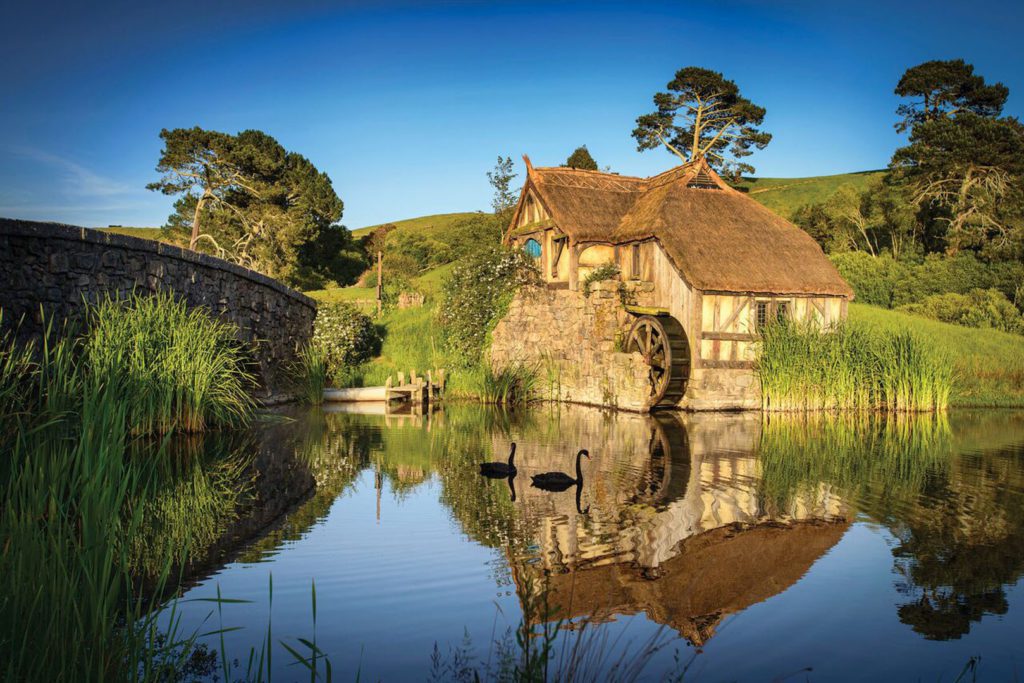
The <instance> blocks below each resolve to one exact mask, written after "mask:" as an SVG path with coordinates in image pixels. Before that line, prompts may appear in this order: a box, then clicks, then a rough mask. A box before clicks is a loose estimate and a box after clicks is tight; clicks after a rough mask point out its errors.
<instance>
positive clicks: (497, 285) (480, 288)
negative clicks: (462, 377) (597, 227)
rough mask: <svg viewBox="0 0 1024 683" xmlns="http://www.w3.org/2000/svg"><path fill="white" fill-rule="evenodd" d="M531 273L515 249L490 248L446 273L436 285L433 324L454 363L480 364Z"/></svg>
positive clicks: (524, 257)
mask: <svg viewBox="0 0 1024 683" xmlns="http://www.w3.org/2000/svg"><path fill="white" fill-rule="evenodd" d="M536 273H537V270H536V265H535V264H534V260H533V259H532V258H530V257H529V256H527V255H526V253H525V252H524V251H522V250H521V249H515V250H509V249H506V248H504V247H495V246H486V247H484V248H483V249H481V250H479V251H476V252H472V253H470V254H468V255H467V256H466V257H465V259H464V260H463V261H462V262H461V263H460V264H459V265H458V266H456V267H455V268H454V269H453V270H452V273H451V275H450V276H449V277H448V278H447V279H446V280H445V281H444V282H443V283H442V285H441V304H440V308H439V310H438V322H439V323H440V326H441V330H442V333H443V335H444V343H445V347H446V350H447V351H448V352H449V353H450V354H451V357H452V360H453V361H454V362H456V363H457V364H460V365H463V366H465V367H469V366H472V365H475V364H477V363H478V362H479V361H480V358H481V355H482V353H483V350H484V347H485V346H486V342H487V336H488V334H489V333H490V331H491V330H492V329H493V328H494V325H495V324H497V322H498V320H500V319H501V317H502V316H503V315H504V314H505V311H506V310H507V308H508V304H509V302H510V301H511V300H512V295H513V294H514V293H515V291H516V289H518V288H519V287H520V286H521V285H523V284H527V283H529V282H532V281H533V280H534V279H535V277H536Z"/></svg>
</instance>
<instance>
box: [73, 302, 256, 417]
mask: <svg viewBox="0 0 1024 683" xmlns="http://www.w3.org/2000/svg"><path fill="white" fill-rule="evenodd" d="M235 332H236V330H235V328H234V327H233V326H232V325H229V324H226V323H222V322H220V321H218V320H216V319H214V318H213V317H211V316H210V315H209V314H208V313H206V311H204V310H201V309H191V310H190V309H189V308H188V307H187V306H186V305H185V303H184V302H183V301H177V300H175V299H174V297H173V296H172V295H171V294H169V293H162V294H155V295H153V296H141V295H133V296H131V297H130V298H128V299H127V300H125V301H115V300H113V299H107V300H106V301H103V302H101V303H99V304H96V305H94V306H91V307H90V309H89V315H88V331H87V334H86V337H85V342H84V361H85V364H86V366H87V367H88V369H89V372H90V373H92V374H93V375H94V376H95V377H97V378H99V379H100V381H103V382H107V383H111V382H116V383H117V385H118V386H119V387H120V391H122V392H123V393H124V395H125V397H126V398H128V401H127V406H128V420H129V423H130V424H131V426H132V431H133V432H136V433H154V432H155V433H165V432H172V431H184V432H199V431H203V430H205V429H207V428H210V427H240V426H243V425H245V424H247V423H248V422H249V420H250V418H251V416H252V414H253V411H254V408H255V404H254V402H253V399H252V398H251V397H250V395H249V389H250V388H251V386H252V384H253V382H254V379H253V377H252V375H251V374H250V373H249V372H248V371H247V370H246V356H245V351H244V349H243V347H242V345H241V344H240V343H239V342H238V341H236V338H235Z"/></svg>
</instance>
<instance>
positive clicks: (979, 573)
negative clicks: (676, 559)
mask: <svg viewBox="0 0 1024 683" xmlns="http://www.w3.org/2000/svg"><path fill="white" fill-rule="evenodd" d="M958 420H959V421H960V422H959V424H958V425H957V430H956V431H955V432H953V431H951V430H950V428H949V426H948V424H947V423H945V422H944V421H943V420H941V419H938V418H935V417H933V416H902V417H899V418H892V417H888V416H879V417H873V418H867V419H863V418H862V419H852V418H834V417H828V418H824V417H810V418H808V417H799V418H795V417H786V416H772V418H771V419H770V420H766V423H765V429H764V432H763V435H762V440H761V466H762V476H761V482H760V486H761V488H762V490H763V491H764V492H765V498H766V500H768V501H770V502H771V504H773V505H775V506H777V507H785V506H787V505H791V504H792V500H793V497H794V496H797V495H800V493H801V492H806V491H808V490H812V489H819V488H820V487H821V486H823V485H824V484H823V483H822V482H826V483H827V485H828V486H829V487H830V488H831V489H832V490H833V491H834V492H835V493H836V494H838V495H841V496H842V497H844V498H846V499H847V500H851V501H856V502H857V504H858V507H859V508H860V509H861V511H863V512H865V513H867V514H868V515H870V516H871V517H872V518H874V519H876V520H879V521H880V522H882V523H884V524H885V525H886V526H888V527H889V529H890V530H891V532H892V533H893V534H894V535H895V536H896V538H897V539H898V540H899V544H898V545H897V546H896V548H895V549H894V550H893V554H894V556H895V558H896V569H897V572H898V573H899V575H900V576H901V582H900V584H899V585H898V586H897V588H898V590H899V591H900V592H901V593H902V594H904V595H906V596H907V597H908V601H907V602H906V603H904V604H903V605H901V606H900V607H899V608H898V613H899V617H900V620H901V621H903V622H904V623H906V624H908V625H910V626H911V627H912V628H913V629H914V630H915V631H916V632H918V633H921V634H922V635H924V636H925V637H927V638H930V639H936V640H944V639H949V638H959V637H960V636H962V635H964V634H966V633H967V632H968V631H969V630H970V625H971V623H972V622H976V621H979V620H980V619H981V618H982V617H983V616H984V615H986V614H1003V613H1005V612H1006V610H1007V609H1008V602H1007V600H1006V595H1005V586H1006V585H1008V584H1012V583H1014V582H1016V581H1017V580H1018V579H1019V578H1020V576H1021V575H1022V573H1024V500H1022V496H1021V491H1024V450H1022V449H1021V448H1020V447H1019V446H1018V447H1016V448H1010V449H1006V448H1003V449H1001V450H989V451H988V452H980V453H979V452H973V453H971V452H967V453H964V451H970V450H971V449H972V447H973V446H974V443H976V442H977V441H976V440H977V439H981V440H982V441H981V443H982V444H983V445H984V446H985V447H988V448H991V447H992V445H993V444H995V443H998V440H999V438H1000V437H1001V438H1002V439H1003V440H1004V441H1005V439H1006V438H1007V437H1009V438H1010V439H1013V438H1017V439H1019V438H1020V436H1019V435H1020V434H1021V431H1020V426H1021V425H1020V424H1019V423H1007V422H1005V420H1004V418H1001V417H999V416H997V417H995V418H992V419H988V420H979V419H978V418H977V417H976V416H968V417H966V418H958ZM1011 422H1012V420H1011ZM965 423H966V424H965ZM954 434H955V437H954ZM954 439H955V440H954Z"/></svg>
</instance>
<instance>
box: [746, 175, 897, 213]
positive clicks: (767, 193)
mask: <svg viewBox="0 0 1024 683" xmlns="http://www.w3.org/2000/svg"><path fill="white" fill-rule="evenodd" d="M884 173H885V171H860V172H859V173H841V174H839V175H823V176H813V177H808V178H744V179H743V182H741V183H737V184H736V186H735V187H736V188H737V189H740V190H745V191H746V192H747V193H749V195H750V198H751V199H756V200H757V201H759V202H761V203H762V204H764V205H765V206H767V207H768V208H769V209H771V210H772V211H774V212H775V213H777V214H779V215H780V216H783V217H784V218H792V216H793V213H794V212H795V211H796V210H797V209H799V208H800V207H801V206H803V205H804V204H818V203H821V202H824V201H825V200H826V199H828V198H829V197H831V196H832V195H833V194H835V192H836V190H838V189H839V188H840V187H842V186H843V185H850V186H852V187H853V188H855V189H857V190H864V189H866V188H867V186H868V185H869V184H870V183H871V182H872V181H874V180H877V179H879V178H881V177H882V175H883V174H884Z"/></svg>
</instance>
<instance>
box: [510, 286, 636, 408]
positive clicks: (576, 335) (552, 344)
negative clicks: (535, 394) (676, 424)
mask: <svg viewBox="0 0 1024 683" xmlns="http://www.w3.org/2000/svg"><path fill="white" fill-rule="evenodd" d="M618 286H619V283H618V282H616V281H608V282H597V283H594V285H593V286H592V291H591V293H590V296H589V297H585V296H583V294H582V293H581V292H577V291H571V290H569V289H549V288H547V287H544V286H540V287H529V288H524V289H523V290H521V291H520V292H519V293H518V294H516V296H515V298H514V299H513V300H512V303H511V305H510V306H509V311H508V314H507V315H506V316H505V317H504V318H503V319H502V320H501V321H500V322H499V323H498V325H497V327H495V329H494V332H493V334H492V339H493V341H492V343H491V349H490V354H491V364H492V365H493V366H494V367H503V366H507V365H509V364H512V363H517V362H523V363H529V364H531V365H534V366H536V367H537V371H538V375H539V376H538V380H539V384H540V393H541V394H542V395H543V397H545V398H547V399H549V400H553V401H567V402H571V403H585V404H590V405H598V406H608V407H614V408H620V409H623V410H632V411H644V410H647V407H648V406H647V399H648V395H649V393H650V390H649V384H648V379H647V366H646V365H644V363H643V360H642V359H641V357H640V355H639V354H634V353H622V352H619V351H617V350H616V349H617V348H619V347H620V346H621V345H622V344H623V342H624V336H625V334H626V333H627V332H628V330H629V325H630V323H631V319H630V315H629V314H628V313H627V312H626V311H625V309H624V308H623V307H622V303H621V301H620V299H619V293H618Z"/></svg>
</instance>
